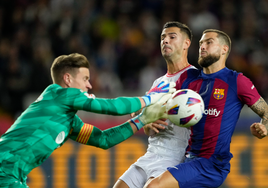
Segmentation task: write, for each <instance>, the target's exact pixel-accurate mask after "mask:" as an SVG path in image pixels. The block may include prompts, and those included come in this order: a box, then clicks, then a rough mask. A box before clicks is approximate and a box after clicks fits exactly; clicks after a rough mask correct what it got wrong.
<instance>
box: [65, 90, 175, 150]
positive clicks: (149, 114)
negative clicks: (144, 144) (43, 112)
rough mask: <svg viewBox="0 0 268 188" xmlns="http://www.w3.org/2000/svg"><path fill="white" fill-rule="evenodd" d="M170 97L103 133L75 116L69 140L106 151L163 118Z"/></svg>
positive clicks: (165, 97) (164, 97)
mask: <svg viewBox="0 0 268 188" xmlns="http://www.w3.org/2000/svg"><path fill="white" fill-rule="evenodd" d="M170 96H171V94H166V95H165V96H163V97H162V98H161V99H160V100H159V101H158V102H157V103H155V104H153V105H151V106H149V107H146V108H145V109H144V111H143V112H142V113H141V114H139V115H138V116H136V117H135V118H132V119H130V120H128V121H127V122H125V123H123V124H121V125H119V126H116V127H112V128H109V129H106V130H104V131H102V130H100V129H98V128H97V127H95V126H93V125H90V124H85V123H83V122H82V120H81V119H80V118H78V116H76V118H75V119H74V123H73V129H72V131H71V132H70V134H69V138H71V139H72V140H75V141H77V142H79V143H82V144H87V145H92V146H96V147H99V148H103V149H108V148H110V147H112V146H114V145H116V144H119V143H120V142H122V141H124V140H126V139H128V138H129V137H130V136H132V135H133V134H134V133H135V132H137V131H138V130H139V129H141V128H142V127H143V126H144V125H145V124H148V123H151V122H154V121H156V120H157V119H159V118H161V117H164V116H165V115H166V114H165V111H166V108H165V106H164V105H163V104H164V103H165V102H166V101H167V100H168V99H169V97H170ZM81 125H82V126H81Z"/></svg>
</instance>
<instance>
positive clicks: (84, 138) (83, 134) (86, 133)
mask: <svg viewBox="0 0 268 188" xmlns="http://www.w3.org/2000/svg"><path fill="white" fill-rule="evenodd" d="M92 130H93V126H92V125H90V124H87V123H85V124H84V125H83V127H82V128H81V130H80V132H79V134H78V137H77V138H76V141H77V142H79V143H81V144H86V143H87V142H88V140H89V138H90V135H91V133H92Z"/></svg>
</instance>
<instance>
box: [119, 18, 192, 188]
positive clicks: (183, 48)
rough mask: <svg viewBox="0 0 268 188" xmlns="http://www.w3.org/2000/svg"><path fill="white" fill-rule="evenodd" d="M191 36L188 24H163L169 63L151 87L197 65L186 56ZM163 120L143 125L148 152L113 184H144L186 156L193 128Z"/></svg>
mask: <svg viewBox="0 0 268 188" xmlns="http://www.w3.org/2000/svg"><path fill="white" fill-rule="evenodd" d="M191 40H192V32H191V30H190V29H189V28H188V27H187V26H186V25H185V24H182V23H179V22H175V21H172V22H167V23H166V24H165V25H164V26H163V30H162V33H161V44H160V47H161V52H162V56H163V57H164V58H165V60H166V63H167V73H166V74H165V75H164V76H162V77H160V78H158V79H156V80H155V81H154V83H153V86H152V88H154V86H156V85H158V84H159V83H161V82H162V81H168V82H171V81H173V82H176V80H178V78H179V77H180V75H181V74H182V73H183V72H185V71H187V70H189V69H193V68H194V69H196V68H195V67H194V66H192V65H190V64H189V63H188V59H187V55H188V48H189V47H190V44H191ZM152 90H153V89H151V90H150V91H149V92H152ZM164 121H165V120H158V121H157V122H155V123H151V124H148V125H146V126H145V127H144V131H145V133H146V134H147V135H148V136H149V140H148V142H149V145H148V149H147V152H146V153H145V155H143V156H142V157H140V158H139V159H138V160H137V161H136V162H135V163H134V164H133V165H131V166H130V168H129V169H128V170H127V171H126V172H125V173H124V174H123V175H122V176H121V177H120V178H119V180H118V181H117V182H116V184H115V185H114V188H129V187H130V188H140V187H143V186H144V185H145V183H146V182H147V181H148V180H149V179H150V178H153V177H157V176H158V175H160V174H162V173H163V172H164V171H166V169H167V167H168V166H173V165H176V164H178V163H181V162H182V161H183V160H184V155H185V149H186V147H187V145H188V140H189V138H190V130H189V129H187V128H183V127H179V126H176V125H174V124H172V123H171V122H170V121H169V120H166V122H167V123H168V125H167V126H162V125H160V124H161V122H162V123H163V122H164Z"/></svg>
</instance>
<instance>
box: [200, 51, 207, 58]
mask: <svg viewBox="0 0 268 188" xmlns="http://www.w3.org/2000/svg"><path fill="white" fill-rule="evenodd" d="M207 54H208V53H207V52H205V51H202V52H201V53H200V55H199V56H200V57H202V56H206V55H207Z"/></svg>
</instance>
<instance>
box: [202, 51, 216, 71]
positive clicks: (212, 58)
mask: <svg viewBox="0 0 268 188" xmlns="http://www.w3.org/2000/svg"><path fill="white" fill-rule="evenodd" d="M219 59H220V55H217V54H216V55H211V54H210V55H207V56H206V57H199V58H198V64H199V65H200V66H201V67H203V68H207V67H209V66H210V65H212V64H213V63H215V62H217V61H218V60H219Z"/></svg>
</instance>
